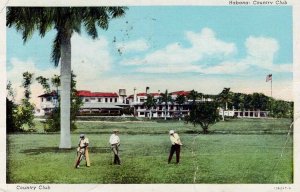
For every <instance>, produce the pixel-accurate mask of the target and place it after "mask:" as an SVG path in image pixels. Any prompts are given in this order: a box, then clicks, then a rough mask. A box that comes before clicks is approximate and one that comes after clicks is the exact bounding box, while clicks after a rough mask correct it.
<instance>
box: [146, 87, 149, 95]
mask: <svg viewBox="0 0 300 192" xmlns="http://www.w3.org/2000/svg"><path fill="white" fill-rule="evenodd" d="M148 94H149V87H146V95H148Z"/></svg>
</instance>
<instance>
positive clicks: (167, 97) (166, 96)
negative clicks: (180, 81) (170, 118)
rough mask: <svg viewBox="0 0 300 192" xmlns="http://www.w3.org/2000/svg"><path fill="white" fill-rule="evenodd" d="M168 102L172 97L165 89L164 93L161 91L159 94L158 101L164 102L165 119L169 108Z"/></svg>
mask: <svg viewBox="0 0 300 192" xmlns="http://www.w3.org/2000/svg"><path fill="white" fill-rule="evenodd" d="M169 102H172V97H171V94H170V93H168V90H166V91H165V93H161V94H160V103H164V104H165V108H164V111H165V115H164V116H165V120H167V110H169Z"/></svg>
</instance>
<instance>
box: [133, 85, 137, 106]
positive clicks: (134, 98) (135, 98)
mask: <svg viewBox="0 0 300 192" xmlns="http://www.w3.org/2000/svg"><path fill="white" fill-rule="evenodd" d="M136 101H137V97H136V88H134V89H133V102H134V103H135V102H136Z"/></svg>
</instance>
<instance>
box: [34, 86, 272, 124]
mask: <svg viewBox="0 0 300 192" xmlns="http://www.w3.org/2000/svg"><path fill="white" fill-rule="evenodd" d="M189 93H190V92H189V91H175V92H171V93H170V96H171V100H170V101H169V102H168V103H167V104H166V103H165V102H162V100H161V93H160V92H159V91H158V92H155V93H148V89H147V90H146V92H142V93H137V92H136V89H134V92H133V94H132V95H129V96H127V95H126V90H125V89H119V94H118V93H116V92H91V91H88V90H80V91H78V92H77V95H78V96H79V97H80V98H81V99H82V101H83V105H82V106H81V107H80V109H79V111H78V115H79V116H121V115H124V114H126V115H131V116H136V117H149V118H150V116H151V118H178V117H185V116H186V115H189V113H190V105H191V102H192V101H191V100H188V97H187V96H188V95H189ZM57 95H58V94H57V93H56V92H55V91H53V92H51V93H47V94H43V95H40V96H39V97H40V98H41V110H40V111H39V113H38V114H45V115H47V114H49V113H50V112H51V111H52V110H53V109H54V108H55V107H58V96H57ZM149 95H151V96H152V97H153V99H155V105H154V106H152V107H147V106H146V102H147V98H148V96H149ZM179 95H182V96H184V98H185V102H184V103H182V104H179V103H177V102H176V98H177V97H178V96H179ZM210 97H211V96H208V97H205V98H204V97H202V98H201V99H199V100H196V102H205V101H213V99H212V98H210ZM268 113H269V112H268V111H259V110H257V111H249V110H245V111H238V110H234V109H233V110H224V112H223V109H222V108H219V114H220V115H221V116H222V115H224V116H227V117H240V118H263V117H267V116H268Z"/></svg>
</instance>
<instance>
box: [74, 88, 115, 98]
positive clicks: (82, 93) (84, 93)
mask: <svg viewBox="0 0 300 192" xmlns="http://www.w3.org/2000/svg"><path fill="white" fill-rule="evenodd" d="M77 95H78V96H79V97H119V95H118V94H117V93H114V92H90V91H86V90H81V91H77Z"/></svg>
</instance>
